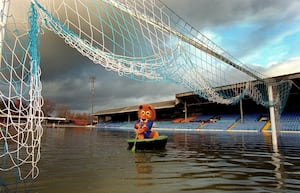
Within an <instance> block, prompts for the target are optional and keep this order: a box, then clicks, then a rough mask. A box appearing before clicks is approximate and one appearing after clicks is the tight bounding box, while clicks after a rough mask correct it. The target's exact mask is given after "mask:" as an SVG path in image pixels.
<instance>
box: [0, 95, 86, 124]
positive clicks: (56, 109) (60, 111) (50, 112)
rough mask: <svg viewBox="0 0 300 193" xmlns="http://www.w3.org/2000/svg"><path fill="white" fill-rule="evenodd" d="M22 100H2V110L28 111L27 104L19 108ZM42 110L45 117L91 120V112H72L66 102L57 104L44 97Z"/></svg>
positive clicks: (0, 105)
mask: <svg viewBox="0 0 300 193" xmlns="http://www.w3.org/2000/svg"><path fill="white" fill-rule="evenodd" d="M9 103H10V104H9ZM19 105H20V100H19V99H17V100H15V101H10V102H8V101H0V109H1V110H0V112H1V113H4V114H6V113H8V111H9V109H8V108H10V111H11V112H15V113H18V111H19V110H21V111H24V110H25V111H26V109H27V104H25V103H22V109H20V108H19ZM42 111H43V113H44V116H45V117H51V116H55V117H61V118H66V119H67V120H68V119H81V120H89V119H90V114H89V113H80V112H72V111H71V110H70V107H69V106H68V105H66V104H56V103H55V102H53V101H51V100H50V99H44V104H43V106H42Z"/></svg>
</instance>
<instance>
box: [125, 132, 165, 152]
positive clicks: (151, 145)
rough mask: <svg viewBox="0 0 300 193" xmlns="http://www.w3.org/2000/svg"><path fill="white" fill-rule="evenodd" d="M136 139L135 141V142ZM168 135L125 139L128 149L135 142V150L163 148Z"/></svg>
mask: <svg viewBox="0 0 300 193" xmlns="http://www.w3.org/2000/svg"><path fill="white" fill-rule="evenodd" d="M135 141H136V142H135ZM167 141H168V136H166V135H162V136H159V137H158V138H149V139H134V138H131V139H127V142H128V145H129V146H128V149H132V147H133V146H134V143H135V149H136V150H163V149H165V147H166V144H167Z"/></svg>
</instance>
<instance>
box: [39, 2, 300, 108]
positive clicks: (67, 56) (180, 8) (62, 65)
mask: <svg viewBox="0 0 300 193" xmlns="http://www.w3.org/2000/svg"><path fill="white" fill-rule="evenodd" d="M162 2H163V3H165V4H166V5H167V6H168V7H169V8H171V9H172V10H173V11H174V12H175V13H177V14H178V15H179V16H180V17H182V18H183V19H184V20H185V21H186V22H188V23H189V24H190V25H192V26H193V27H195V28H196V29H198V30H199V31H200V32H202V33H203V34H205V35H206V36H207V37H209V38H210V39H211V40H213V41H214V42H215V43H217V44H218V45H219V46H221V47H222V48H224V49H225V50H226V51H228V52H229V53H230V54H231V55H233V56H235V57H236V58H238V59H239V60H240V61H242V62H243V63H244V64H246V65H252V66H253V67H255V68H257V69H260V71H261V72H262V73H263V74H266V75H267V76H276V75H281V74H288V73H294V72H300V12H299V10H300V1H299V0H289V1H286V0H263V1H262V0H247V1H245V0H226V1H224V0H184V1H178V0H162ZM40 47H41V49H40V54H41V68H42V77H41V79H42V83H43V91H42V94H43V96H44V98H47V99H50V100H52V101H54V102H55V103H56V104H66V105H68V106H69V107H70V109H71V110H72V111H80V112H90V107H91V103H90V95H91V91H90V90H91V83H90V77H92V76H94V77H95V78H96V79H95V82H94V87H95V93H94V102H93V104H94V105H93V106H94V112H95V111H98V110H104V109H109V108H117V107H124V106H129V105H135V104H140V103H150V102H158V101H164V100H172V99H174V98H175V94H176V93H180V92H184V91H187V90H186V89H185V88H183V87H180V86H177V85H173V84H170V83H144V82H139V81H134V80H130V79H128V78H125V77H120V76H119V75H118V74H117V73H115V72H109V71H106V70H105V69H104V68H103V67H101V66H100V65H97V64H94V63H92V62H91V61H89V60H88V59H87V58H85V57H83V56H81V55H80V54H79V53H78V52H77V51H76V50H75V49H72V48H69V47H68V46H67V45H66V44H65V43H64V41H63V40H62V39H61V38H59V37H57V36H56V35H55V34H53V33H51V32H49V31H45V33H44V34H43V35H41V46H40Z"/></svg>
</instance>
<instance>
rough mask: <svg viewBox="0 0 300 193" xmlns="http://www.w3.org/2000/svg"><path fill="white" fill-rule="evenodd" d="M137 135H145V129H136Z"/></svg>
mask: <svg viewBox="0 0 300 193" xmlns="http://www.w3.org/2000/svg"><path fill="white" fill-rule="evenodd" d="M135 133H136V134H137V135H140V134H143V133H144V129H143V128H140V129H136V130H135Z"/></svg>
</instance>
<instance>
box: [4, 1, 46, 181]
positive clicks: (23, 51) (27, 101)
mask: <svg viewBox="0 0 300 193" xmlns="http://www.w3.org/2000/svg"><path fill="white" fill-rule="evenodd" d="M6 3H8V2H6ZM28 9H29V7H28ZM36 16H37V15H36V14H35V15H34V14H31V15H30V17H31V18H30V20H31V21H33V22H34V21H36V19H37V18H36ZM5 17H7V19H8V20H7V21H6V26H5V31H2V32H3V33H2V37H3V39H2V41H1V42H2V43H1V49H2V53H1V64H0V88H1V90H0V107H1V108H0V152H1V153H0V164H1V165H0V170H2V171H7V170H12V169H16V170H17V171H18V175H19V176H20V178H21V179H23V178H27V177H33V178H34V177H36V176H37V175H38V167H37V162H38V160H39V158H40V139H41V136H42V126H41V121H42V117H43V113H42V111H41V106H42V103H43V100H42V97H41V82H40V74H41V71H40V68H39V65H38V63H39V58H38V56H37V48H36V45H37V42H36V41H37V39H36V38H37V37H38V32H37V31H36V30H37V29H34V28H31V26H27V25H23V24H21V25H20V24H18V23H16V22H15V19H14V17H13V16H11V15H5ZM34 17H35V18H34ZM29 24H31V23H30V22H28V25H29ZM17 26H18V28H16V27H17ZM2 29H3V26H2ZM30 33H31V36H32V39H31V38H29V36H30ZM34 34H35V35H34Z"/></svg>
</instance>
